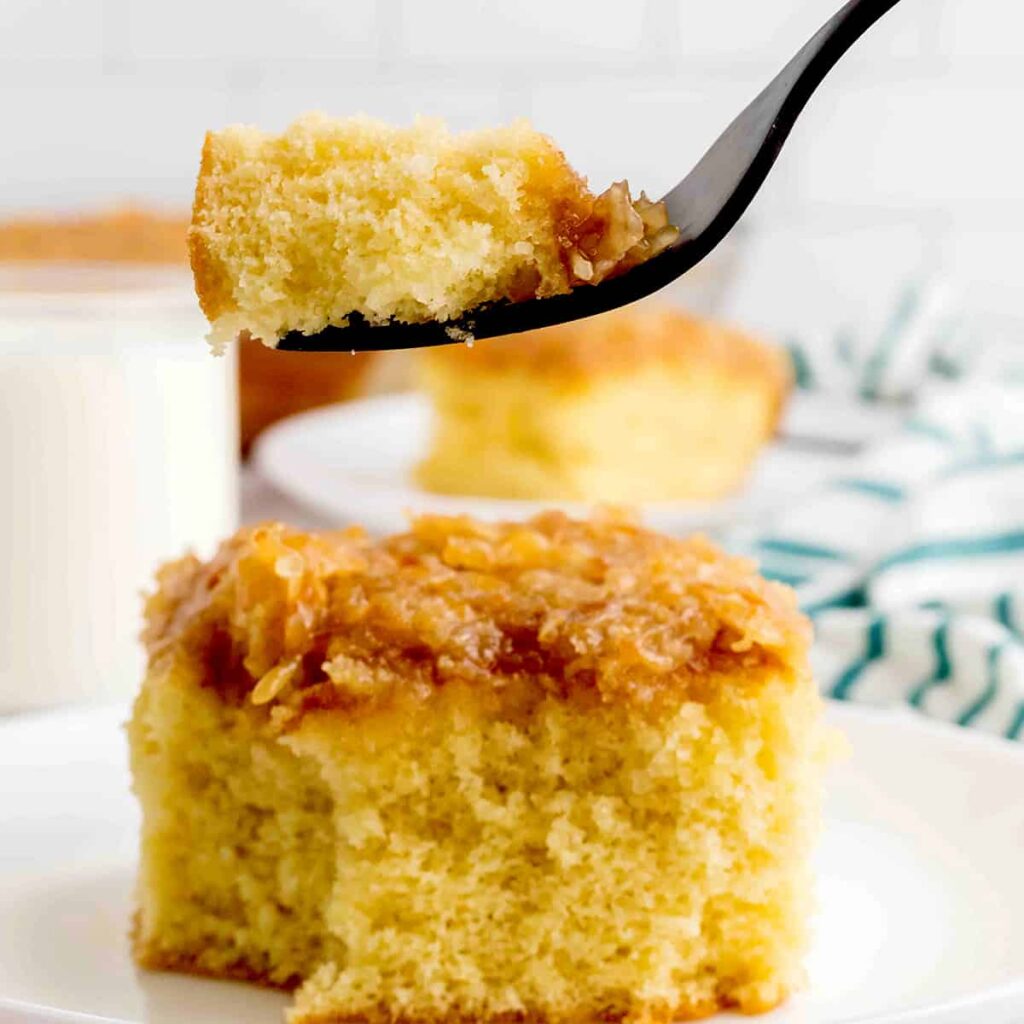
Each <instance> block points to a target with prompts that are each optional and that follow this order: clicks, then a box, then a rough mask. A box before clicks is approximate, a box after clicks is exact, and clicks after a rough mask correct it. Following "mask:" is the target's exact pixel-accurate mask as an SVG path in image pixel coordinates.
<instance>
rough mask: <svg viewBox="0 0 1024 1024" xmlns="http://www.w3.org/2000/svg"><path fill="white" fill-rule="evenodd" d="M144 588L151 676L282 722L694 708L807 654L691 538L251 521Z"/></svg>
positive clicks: (746, 578) (785, 602) (744, 578)
mask: <svg viewBox="0 0 1024 1024" xmlns="http://www.w3.org/2000/svg"><path fill="white" fill-rule="evenodd" d="M158 584H159V586H158V589H157V591H156V592H155V593H154V594H153V595H152V596H151V597H150V598H149V600H148V602H147V607H146V619H147V625H146V629H145V633H144V639H145V642H146V644H147V647H148V650H149V654H150V659H151V662H153V663H155V662H157V661H159V660H160V659H163V658H165V657H182V656H183V657H186V658H189V659H192V660H193V662H199V663H201V664H202V665H204V666H205V668H206V678H207V683H208V685H212V686H215V687H218V688H219V689H221V691H222V692H223V693H224V695H225V696H226V697H227V698H229V699H236V700H237V699H244V698H246V697H248V699H250V700H251V701H252V702H253V703H255V704H274V705H276V706H279V707H282V708H290V709H293V710H294V711H300V710H302V709H305V708H312V707H325V706H331V707H346V708H353V709H355V708H357V707H359V706H362V705H366V704H367V703H376V702H378V701H381V700H383V699H385V698H386V697H388V696H392V695H395V694H409V695H413V696H423V697H425V696H428V695H429V694H430V693H431V692H433V691H434V690H436V689H437V688H439V687H444V686H446V685H448V684H451V683H463V684H467V685H468V686H470V687H472V688H474V689H475V690H477V691H480V692H486V691H488V690H492V691H493V690H500V689H501V688H502V687H506V686H509V685H511V684H513V683H515V682H517V681H518V682H520V683H521V682H524V681H529V683H530V685H532V686H534V687H536V686H538V685H539V686H540V687H542V688H543V690H544V691H546V692H549V693H551V694H554V695H556V696H558V697H560V698H562V699H575V698H579V699H599V700H603V701H622V702H629V703H632V704H635V705H640V706H644V705H651V704H653V703H656V702H658V701H659V700H661V699H664V698H670V699H671V698H673V697H674V698H675V699H677V700H681V699H687V698H689V699H700V697H701V693H702V692H705V691H704V690H702V688H706V687H708V686H709V685H720V683H717V684H715V683H712V682H711V681H710V680H711V679H712V677H713V676H714V675H718V677H719V679H721V673H731V674H734V675H735V676H736V679H737V683H739V682H741V681H742V679H743V678H746V679H747V681H748V682H749V683H751V684H753V683H754V682H755V681H756V673H757V672H758V671H759V670H760V669H762V668H763V667H765V666H770V665H780V666H789V665H793V664H796V665H797V666H798V668H799V670H801V671H802V668H803V662H804V658H805V655H806V650H807V646H808V643H809V636H810V627H809V624H808V623H807V621H806V619H805V618H804V617H803V616H802V615H801V614H800V613H799V611H798V610H797V607H796V603H795V597H794V595H793V592H792V591H791V590H789V589H788V588H786V587H783V586H781V585H778V584H776V583H771V582H768V581H766V580H764V579H763V578H762V577H761V576H759V575H758V574H757V573H756V571H755V569H754V566H753V565H752V563H750V562H748V561H746V560H744V559H740V558H734V557H729V556H727V555H725V554H723V553H722V552H721V551H720V550H719V549H717V548H716V547H714V546H713V545H712V544H711V543H709V542H708V541H707V540H705V539H703V538H700V537H695V538H692V539H690V540H686V541H681V540H674V539H670V538H668V537H665V536H662V535H659V534H657V533H653V532H650V531H648V530H644V529H642V528H640V527H638V526H636V525H634V524H633V523H631V522H629V521H626V520H624V519H622V518H615V517H598V518H594V519H592V520H590V521H575V520H572V519H569V518H567V517H566V516H564V515H562V514H560V513H555V512H549V513H545V514H543V515H540V516H538V517H536V518H535V519H532V520H530V521H529V522H526V523H503V524H498V525H493V524H484V523H479V522H475V521H473V520H471V519H468V518H465V517H460V518H447V517H440V516H427V517H422V518H419V519H417V520H416V521H415V522H414V524H413V526H412V529H411V530H410V531H409V532H408V533H403V534H399V535H396V536H393V537H389V538H387V539H385V540H383V541H380V542H373V541H371V540H369V539H368V538H367V537H366V535H365V534H364V533H362V532H361V531H359V530H354V529H353V530H348V531H344V532H337V533H322V534H309V533H302V532H298V531H296V530H292V529H289V528H288V527H286V526H283V525H281V524H278V523H269V524H265V525H262V526H258V527H254V528H248V529H243V530H241V531H239V532H238V533H236V534H235V535H234V536H233V537H232V538H230V539H229V540H227V541H226V542H225V543H224V544H223V545H222V546H221V548H220V550H219V551H218V553H217V554H216V556H215V557H214V558H213V559H212V560H211V561H209V562H207V563H203V562H200V561H199V560H198V559H196V558H194V557H186V558H184V559H182V560H180V561H177V562H173V563H170V564H168V565H166V566H165V567H164V568H163V569H162V570H161V571H160V573H159V576H158Z"/></svg>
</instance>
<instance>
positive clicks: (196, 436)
mask: <svg viewBox="0 0 1024 1024" xmlns="http://www.w3.org/2000/svg"><path fill="white" fill-rule="evenodd" d="M204 330H205V325H204V323H203V321H202V318H201V316H200V314H199V312H198V310H197V309H196V304H195V297H194V295H193V294H192V291H191V288H190V286H189V282H188V281H187V280H185V279H183V275H182V274H181V273H180V272H178V271H173V272H172V271H164V270H152V269H148V268H146V269H140V268H134V267H126V266H121V265H118V266H104V265H82V266H56V265H47V266H36V267H33V266H20V267H19V266H15V265H12V266H7V267H3V268H0V713H2V712H10V711H18V710H25V709H29V708H41V707H45V706H50V705H56V704H62V703H69V702H80V701H102V700H116V699H119V698H127V697H129V696H130V695H131V694H132V693H133V692H134V690H135V688H136V686H137V685H138V682H139V678H140V673H141V671H142V664H143V659H142V652H141V648H140V646H139V641H138V634H139V630H140V628H141V606H142V594H143V592H144V591H146V590H148V589H151V587H152V578H153V572H154V569H155V568H156V566H157V564H158V563H160V562H161V561H164V560H166V559H168V558H176V557H179V556H180V555H182V554H184V553H185V551H186V550H189V549H191V550H194V551H195V552H196V553H197V554H200V555H202V556H206V555H209V554H210V553H211V552H212V550H213V549H214V547H215V546H216V543H217V541H218V540H220V539H221V538H222V537H223V536H224V535H225V534H227V533H229V532H230V531H231V530H232V529H234V527H235V526H236V524H237V518H238V468H237V451H238V438H237V415H236V399H235V368H234V362H233V359H234V356H233V354H229V355H228V356H226V357H220V358H217V357H215V356H213V355H212V354H211V352H210V351H209V349H208V348H207V346H206V344H205V342H204V341H203V334H204Z"/></svg>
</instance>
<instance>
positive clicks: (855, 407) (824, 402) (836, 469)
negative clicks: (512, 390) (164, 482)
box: [255, 394, 900, 533]
mask: <svg viewBox="0 0 1024 1024" xmlns="http://www.w3.org/2000/svg"><path fill="white" fill-rule="evenodd" d="M899 417H900V414H899V412H898V411H894V410H892V409H887V408H876V407H871V406H866V405H864V404H861V403H855V402H852V401H845V400H843V399H836V398H834V397H828V398H825V397H823V396H820V395H805V394H797V395H795V396H794V399H793V401H792V402H791V403H790V408H789V410H788V412H787V415H786V421H785V423H784V424H783V435H789V436H790V437H791V438H793V439H794V440H790V441H787V440H785V437H783V438H782V439H780V440H779V441H777V442H775V443H773V444H771V445H769V446H768V448H767V449H766V450H765V452H764V453H763V454H762V456H761V458H760V459H759V461H758V463H757V466H756V467H755V470H754V472H753V473H752V474H751V477H750V480H749V481H748V483H747V485H746V487H745V488H744V489H743V491H742V492H741V493H740V494H738V495H736V496H734V497H731V498H728V499H726V500H723V501H715V502H665V503H659V504H651V505H647V506H645V507H644V508H643V509H642V512H643V514H644V518H645V519H646V520H647V522H649V523H650V524H651V525H652V526H654V527H656V528H658V529H661V530H665V531H667V532H670V533H671V532H675V533H679V532H688V531H692V530H697V529H711V528H713V527H717V526H724V525H727V524H733V523H736V522H739V521H741V520H744V519H750V518H753V517H755V516H757V515H759V514H762V513H763V512H765V511H766V510H767V509H769V508H774V507H776V506H777V505H779V504H780V503H782V502H785V501H788V500H790V499H791V498H793V497H794V496H797V495H799V494H800V493H802V492H803V491H805V490H807V489H809V488H811V487H813V486H814V485H815V484H816V483H819V482H820V481H822V480H824V479H827V478H828V477H830V476H834V475H837V474H840V473H842V472H844V471H845V470H847V469H848V467H849V465H850V459H851V456H852V454H854V453H855V452H856V450H857V448H858V447H859V446H860V445H862V444H864V443H865V442H867V441H870V440H873V439H874V438H876V437H879V436H881V435H882V434H884V433H885V432H887V431H889V430H891V429H893V427H894V426H895V425H896V424H897V423H898V422H899ZM429 430H430V408H429V405H428V403H427V401H426V399H425V398H424V397H423V396H421V395H387V396H384V397H381V398H367V399H361V400H359V401H356V402H347V403H344V404H341V405H334V406H328V407H326V408H323V409H316V410H313V411H312V412H307V413H302V414H300V415H298V416H293V417H290V418H289V419H286V420H283V421H282V422H280V423H278V424H276V425H275V426H273V427H271V428H270V430H268V431H267V432H266V433H265V434H264V435H263V436H262V437H261V438H260V440H259V442H258V443H257V446H256V452H255V459H256V465H257V466H258V468H259V470H260V472H261V473H262V474H263V475H264V476H265V477H266V478H267V479H269V480H270V481H271V482H272V483H273V484H274V485H275V486H276V487H278V488H279V489H280V490H282V491H284V493H285V494H287V495H288V496H289V497H292V498H295V499H297V500H298V501H300V502H302V503H303V504H305V505H307V506H308V507H310V508H312V509H315V510H316V511H317V512H319V513H320V514H321V515H324V516H326V517H327V518H328V519H329V520H330V521H334V522H338V523H353V522H355V523H361V524H362V525H363V526H365V527H366V528H367V529H368V530H370V531H372V532H377V533H390V532H392V531H395V530H401V529H404V527H405V525H406V523H407V518H406V514H407V512H409V511H414V512H441V513H449V514H452V515H473V516H476V517H478V518H481V519H491V520H493V519H521V518H524V517H526V516H529V515H532V514H533V513H535V512H538V511H540V509H542V508H550V507H552V506H553V505H554V506H557V507H560V508H564V509H565V510H566V511H569V512H572V513H575V514H581V513H583V512H585V506H583V505H578V504H572V503H566V502H533V501H516V500H499V499H493V498H476V497H469V496H466V497H463V496H449V495H437V494H431V493H430V492H429V491H424V490H423V489H422V488H420V487H418V486H417V485H416V483H415V482H414V480H413V476H412V469H413V467H414V466H415V465H416V463H417V462H418V461H419V460H420V458H422V456H423V454H424V451H425V445H426V443H427V438H428V435H429ZM796 438H799V442H797V441H796V440H795V439H796Z"/></svg>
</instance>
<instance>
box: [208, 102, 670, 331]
mask: <svg viewBox="0 0 1024 1024" xmlns="http://www.w3.org/2000/svg"><path fill="white" fill-rule="evenodd" d="M676 236H677V232H676V230H675V229H674V228H673V227H671V226H670V225H669V224H668V220H667V217H666V215H665V210H664V207H663V206H662V204H660V203H652V202H651V201H650V200H648V199H647V198H646V197H645V196H643V195H641V196H640V198H638V199H635V200H634V198H633V197H632V196H631V194H630V191H629V188H628V186H627V185H626V184H625V183H624V182H619V183H617V184H615V185H613V186H612V187H611V188H609V189H608V190H607V191H606V192H604V193H602V194H601V195H600V196H595V195H593V194H592V193H591V192H590V191H589V189H588V188H587V185H586V182H585V181H584V179H583V178H581V177H580V176H579V175H578V174H576V172H575V171H573V170H572V168H571V167H570V166H569V165H568V163H567V162H566V160H565V157H564V155H563V154H562V152H561V151H560V150H559V149H558V148H557V147H556V146H555V145H554V144H553V143H552V141H551V140H550V139H549V138H548V137H547V136H545V135H542V134H541V133H539V132H537V131H535V130H533V129H532V128H531V127H530V126H529V125H528V124H527V123H526V122H523V121H517V122H515V123H513V124H511V125H509V126H507V127H504V128H496V129H489V130H485V131H477V132H463V133H451V132H449V131H448V129H447V128H446V127H445V126H444V125H443V124H442V123H441V122H439V121H436V120H429V119H419V120H417V121H416V122H415V124H414V125H413V126H412V127H409V128H397V127H393V126H391V125H386V124H383V123H382V122H379V121H374V120H371V119H369V118H366V117H355V118H350V119H346V120H333V119H330V118H327V117H325V116H324V115H321V114H310V115H306V116H305V117H303V118H300V119H299V120H298V121H296V122H295V123H294V124H292V125H291V126H290V127H289V128H288V129H287V130H286V131H285V132H284V133H283V134H281V135H269V134H266V133H264V132H261V131H259V130H258V129H256V128H252V127H246V126H235V127H231V128H227V129H224V130H223V131H218V132H210V133H209V134H208V135H207V138H206V143H205V146H204V148H203V157H202V164H201V167H200V171H199V179H198V182H197V185H196V196H195V205H194V208H193V219H192V228H191V230H190V235H189V245H190V251H191V259H192V268H193V271H194V275H195V282H196V290H197V293H198V295H199V299H200V302H201V304H202V307H203V310H204V312H205V313H206V315H207V317H208V319H209V320H210V323H211V325H212V333H211V340H212V341H214V342H215V343H223V342H226V341H229V340H231V339H233V338H234V337H235V336H237V335H238V334H239V333H242V332H247V333H248V334H250V335H251V336H253V337H258V338H260V339H261V340H263V341H264V342H265V343H266V344H268V345H275V344H276V343H277V341H278V340H279V339H280V338H281V337H282V336H283V335H284V334H286V333H288V332H289V331H299V332H301V333H304V334H314V333H316V332H318V331H320V330H322V329H324V328H325V327H327V326H345V325H346V324H347V323H348V318H349V317H350V316H351V315H352V314H355V313H358V314H359V315H361V316H362V317H364V318H366V319H367V320H369V321H371V322H374V323H381V322H384V321H387V320H389V319H392V318H393V319H395V320H399V321H405V322H419V321H424V320H441V321H444V320H450V319H454V318H457V317H458V316H460V315H461V314H462V313H463V312H465V311H467V310H471V309H473V308H475V307H477V306H479V305H481V304H483V303H487V302H494V301H498V300H502V299H510V300H513V301H516V300H520V299H525V298H529V297H532V296H545V295H553V294H558V293H562V292H566V291H568V290H569V289H570V288H572V287H573V286H574V285H577V284H582V283H590V284H596V283H598V282H599V281H601V280H603V279H605V278H606V277H608V276H610V275H612V274H614V273H620V272H622V271H623V270H627V269H629V268H630V267H632V266H634V265H636V264H637V263H641V262H643V261H644V260H646V259H649V258H651V257H652V256H653V255H656V254H657V253H658V252H660V251H661V250H662V249H664V248H665V247H667V246H668V245H670V244H671V243H672V242H673V241H674V240H675V238H676Z"/></svg>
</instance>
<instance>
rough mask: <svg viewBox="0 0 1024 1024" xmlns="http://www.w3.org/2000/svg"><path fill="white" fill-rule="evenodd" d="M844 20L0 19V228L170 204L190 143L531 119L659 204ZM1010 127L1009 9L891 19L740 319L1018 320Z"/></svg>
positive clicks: (818, 142) (725, 4) (812, 13)
mask: <svg viewBox="0 0 1024 1024" xmlns="http://www.w3.org/2000/svg"><path fill="white" fill-rule="evenodd" d="M838 5H839V0H634V2H632V3H630V2H625V3H624V2H621V0H556V2H551V0H517V2H516V3H495V2H488V0H375V2H374V0H359V2H354V0H292V2H289V3H270V2H267V0H251V2H250V3H245V4H242V3H227V2H224V0H176V2H167V0H47V2H42V0H2V3H0V137H2V138H3V139H4V158H3V171H2V175H0V211H2V210H4V209H8V210H9V209H20V208H24V207H26V206H33V205H34V206H51V205H54V204H57V205H74V204H77V203H79V202H82V201H96V200H103V199H111V198H114V199H116V198H120V197H122V196H125V195H134V196H137V197H141V198H152V199H159V200H163V201H167V202H173V203H178V204H184V203H186V202H187V201H188V199H189V196H190V191H191V186H192V180H193V176H194V173H195V169H196V165H197V161H198V150H199V142H200V137H201V134H202V132H203V131H204V130H205V129H206V128H207V127H212V126H218V125H222V124H224V123H226V122H229V121H235V120H246V121H258V122H260V123H262V124H265V125H266V126H268V127H273V128H280V127H281V126H283V125H284V124H285V123H286V122H287V121H288V120H289V119H290V118H291V117H293V116H294V115H296V114H297V113H299V112H301V111H303V110H305V109H307V108H324V109H326V110H328V111H329V112H332V113H336V114H348V113H351V112H353V111H356V110H364V111H367V112H369V113H373V114H378V115H381V116H383V117H387V118H391V119H396V120H407V119H408V118H410V117H411V116H412V115H413V114H415V113H417V112H424V113H431V114H443V115H445V116H446V117H448V118H449V119H450V120H451V121H452V122H453V123H454V124H456V125H458V126H471V125H484V124H490V123H493V122H495V121H501V120H505V119H508V118H510V117H513V116H515V115H526V116H529V117H531V118H533V119H534V120H535V121H536V123H537V124H538V126H539V127H541V128H543V129H545V130H548V131H550V132H552V133H554V135H555V136H556V138H557V139H558V140H559V141H560V142H561V143H562V144H564V146H565V148H566V149H567V150H568V153H569V155H570V157H571V158H572V159H573V160H574V161H575V162H576V163H577V164H578V165H579V166H580V167H581V168H582V169H583V170H584V171H587V172H588V173H590V175H591V176H592V179H593V181H594V183H595V184H598V185H601V186H603V185H604V184H605V183H607V181H608V180H609V179H611V178H612V177H619V176H622V175H624V174H625V175H628V176H629V177H630V178H631V179H632V180H633V181H634V183H635V184H637V185H642V186H644V187H646V188H648V190H649V191H652V192H658V191H659V190H661V189H663V188H664V187H665V186H667V185H668V184H670V183H671V182H672V181H673V180H674V179H675V178H676V177H678V176H679V175H680V174H681V173H682V171H683V170H685V169H686V168H687V167H688V166H689V165H690V164H691V163H692V162H693V160H694V159H695V158H696V157H697V156H698V155H699V154H700V153H701V152H702V151H703V150H704V148H705V147H706V145H707V144H708V143H709V142H710V141H711V139H712V138H713V137H714V136H715V135H716V134H717V133H718V131H719V130H720V129H721V128H722V127H724V125H725V123H726V122H727V121H728V120H729V119H730V118H731V117H732V116H733V114H735V113H736V112H737V111H738V110H739V108H740V107H741V106H742V105H743V104H744V103H745V102H746V101H747V100H748V99H749V98H751V97H752V96H753V94H754V93H755V92H756V91H757V90H758V89H759V88H760V87H761V86H762V85H763V84H764V83H765V82H766V81H767V79H768V78H770V77H771V75H772V74H774V72H775V70H776V69H777V68H778V67H779V66H780V65H781V63H782V62H783V60H784V59H787V58H788V56H789V55H791V54H792V53H793V52H794V51H795V50H796V48H797V47H798V46H799V45H800V44H801V43H802V42H803V41H804V39H805V38H806V37H808V36H809V35H810V34H811V32H812V31H813V30H814V29H815V28H817V26H818V24H819V23H820V22H822V21H823V20H824V19H825V18H826V17H827V16H828V15H830V14H831V13H832V11H833V9H834V8H836V7H838ZM1022 108H1024V4H1021V3H1019V2H1016V0H902V2H901V3H900V4H899V6H897V7H896V8H895V9H894V10H893V11H892V12H891V13H890V14H888V15H886V16H885V18H884V19H883V21H882V22H881V23H879V24H878V25H877V26H875V28H873V29H872V30H871V33H870V34H869V35H868V37H866V38H865V39H864V40H863V41H862V42H861V43H859V44H858V47H857V49H856V50H855V51H854V53H853V54H851V56H850V57H849V58H848V59H847V62H845V63H844V65H843V66H841V67H840V69H839V71H838V72H837V77H836V78H835V80H833V81H830V82H829V83H827V85H826V87H825V89H824V91H823V92H822V93H821V94H819V96H818V97H816V99H815V100H814V101H813V105H812V108H811V109H810V111H809V112H808V114H807V115H805V118H806V119H805V120H804V121H803V123H801V124H800V125H799V126H798V129H797V132H796V136H795V138H794V139H793V141H792V142H791V143H790V146H789V147H788V148H787V151H786V152H785V153H784V154H783V157H782V161H781V164H780V166H779V167H778V168H777V169H776V171H775V172H774V174H773V178H772V180H771V187H770V188H769V190H768V192H767V193H766V194H765V195H763V196H762V197H761V199H760V201H759V202H758V205H757V207H756V210H755V212H754V220H755V221H756V222H757V223H758V224H759V225H760V226H761V227H763V228H764V229H765V230H766V231H768V232H770V233H771V235H772V237H771V239H770V245H771V248H770V250H769V251H770V252H771V254H772V256H773V260H772V262H773V264H774V266H775V268H776V275H775V277H774V279H773V284H772V290H773V293H774V294H775V297H776V301H777V304H778V306H779V309H778V310H777V311H773V310H772V311H770V310H766V309H765V308H764V303H754V305H755V306H756V307H757V308H756V315H757V317H759V318H762V319H767V320H772V319H778V320H781V319H783V318H784V317H785V315H786V313H787V310H789V309H792V308H800V307H803V306H805V305H807V303H808V302H809V301H811V300H812V299H813V297H814V295H815V294H816V293H817V292H819V291H820V284H821V280H824V279H827V280H828V281H829V282H830V290H831V292H832V293H835V294H830V302H831V304H832V305H833V306H834V305H835V303H836V302H841V301H843V300H846V301H847V302H848V304H849V305H850V307H851V308H854V309H855V308H856V306H857V304H858V303H859V302H861V301H863V299H864V298H865V297H867V296H873V295H877V294H879V288H880V286H883V285H885V284H886V283H888V282H890V281H891V280H892V279H893V278H894V277H902V276H906V275H907V274H909V273H913V272H914V271H915V270H916V269H917V268H918V267H919V266H920V265H922V264H923V265H926V266H927V265H931V264H936V263H940V264H943V265H944V266H947V267H949V268H950V269H952V270H953V271H954V272H955V273H956V274H957V275H958V276H959V278H960V279H961V280H962V282H963V284H964V288H965V291H966V292H967V294H968V295H969V296H970V299H971V301H972V302H973V303H975V304H976V305H978V306H979V307H983V308H984V309H986V310H989V311H997V312H1002V313H1016V312H1017V304H1018V298H1017V294H1018V289H1019V285H1020V283H1021V272H1020V265H1021V261H1020V259H1019V255H1018V251H1019V249H1020V243H1021V240H1022V238H1024V143H1022V141H1021V132H1020V130H1019V124H1020V114H1019V112H1020V110H1021V109H1022ZM851 231H852V232H853V233H852V235H851ZM837 237H838V238H839V239H841V242H840V244H839V245H838V247H837V245H836V244H835V239H836V238H837ZM759 251H760V250H759ZM837 261H838V262H837ZM780 266H781V267H788V268H791V271H790V273H789V275H788V277H787V276H786V275H784V274H783V275H780V274H779V272H778V268H779V267H780ZM780 276H782V278H783V279H782V280H781V281H780V279H779V278H780ZM837 281H839V282H840V283H839V284H837V283H836V282H837Z"/></svg>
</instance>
